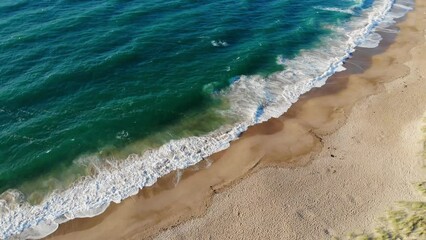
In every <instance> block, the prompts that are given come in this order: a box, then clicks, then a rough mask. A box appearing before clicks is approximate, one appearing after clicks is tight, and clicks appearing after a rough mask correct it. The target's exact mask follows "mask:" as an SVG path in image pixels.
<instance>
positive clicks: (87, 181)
mask: <svg viewBox="0 0 426 240" xmlns="http://www.w3.org/2000/svg"><path fill="white" fill-rule="evenodd" d="M412 7H413V2H412V1H409V0H398V1H396V2H395V1H391V0H329V1H323V0H271V1H265V0H254V1H253V0H250V1H249V0H241V1H229V0H218V1H214V2H208V1H194V0H170V1H160V0H151V1H132V0H103V1H82V0H80V1H71V0H39V1H31V0H3V1H1V2H0V62H1V64H0V194H1V195H0V239H7V238H10V237H12V236H15V235H19V234H20V236H21V237H22V236H24V238H25V237H29V236H32V237H42V236H45V235H46V234H48V233H50V232H52V231H54V230H55V229H56V228H57V226H58V224H59V223H62V222H65V221H67V220H69V219H73V218H76V217H90V216H94V215H97V214H99V213H101V212H102V211H104V210H105V208H106V207H107V206H108V205H109V204H110V203H111V202H120V201H121V200H122V199H125V198H127V197H129V196H132V195H134V194H136V193H137V192H138V191H139V190H140V189H141V188H143V187H146V186H151V185H152V184H154V183H155V182H156V180H157V179H158V178H159V177H161V176H164V175H165V174H167V173H170V172H171V171H173V170H176V169H183V168H186V167H188V166H191V165H193V164H195V163H197V162H199V161H201V160H203V159H205V158H206V157H208V156H209V155H211V154H213V153H215V152H218V151H220V150H223V149H226V148H227V147H228V146H229V144H230V142H231V141H233V140H235V139H237V138H238V136H239V135H240V134H241V133H242V132H244V131H245V130H246V129H247V128H248V127H249V126H251V125H254V124H256V123H260V122H263V121H266V120H268V119H270V118H274V117H278V116H280V115H282V114H283V113H285V112H286V111H287V109H288V108H289V107H290V106H291V104H293V103H294V102H295V101H297V99H298V98H299V96H300V95H301V94H303V93H305V92H307V91H309V90H310V89H312V88H315V87H321V86H322V85H323V84H324V83H325V81H326V80H327V78H328V77H330V76H331V75H332V74H333V73H335V72H338V71H344V70H345V68H344V67H343V63H344V62H345V60H346V59H347V58H349V57H350V56H351V53H352V52H353V51H354V50H355V48H356V47H364V48H374V47H376V46H378V44H379V42H380V40H381V36H380V34H379V33H380V31H385V30H387V27H389V26H391V25H392V24H393V23H394V19H396V18H400V17H402V16H404V14H405V13H406V12H407V11H409V10H410V9H412ZM387 31H391V30H387ZM392 31H394V30H392Z"/></svg>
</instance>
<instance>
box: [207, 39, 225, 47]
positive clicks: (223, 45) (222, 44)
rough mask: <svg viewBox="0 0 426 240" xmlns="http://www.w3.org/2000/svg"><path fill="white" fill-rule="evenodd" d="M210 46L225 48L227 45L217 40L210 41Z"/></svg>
mask: <svg viewBox="0 0 426 240" xmlns="http://www.w3.org/2000/svg"><path fill="white" fill-rule="evenodd" d="M211 44H212V45H213V46H214V47H227V46H229V44H228V43H227V42H225V41H221V40H219V41H216V40H213V41H211Z"/></svg>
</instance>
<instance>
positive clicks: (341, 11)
mask: <svg viewBox="0 0 426 240" xmlns="http://www.w3.org/2000/svg"><path fill="white" fill-rule="evenodd" d="M315 9H318V10H323V11H330V12H340V13H346V14H351V15H353V14H354V11H353V10H352V9H343V8H335V7H315Z"/></svg>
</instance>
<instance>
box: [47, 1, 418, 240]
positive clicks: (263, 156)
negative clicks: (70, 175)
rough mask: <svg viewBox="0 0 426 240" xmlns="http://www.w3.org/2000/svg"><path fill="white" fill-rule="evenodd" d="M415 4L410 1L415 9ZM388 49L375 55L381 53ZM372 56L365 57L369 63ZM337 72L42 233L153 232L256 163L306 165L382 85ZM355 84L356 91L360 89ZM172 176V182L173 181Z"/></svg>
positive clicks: (190, 213)
mask: <svg viewBox="0 0 426 240" xmlns="http://www.w3.org/2000/svg"><path fill="white" fill-rule="evenodd" d="M418 7H419V6H418V1H417V2H416V8H418ZM416 11H417V9H416V10H415V11H413V12H410V13H409V16H411V15H414V12H416ZM409 18H410V17H408V20H406V21H404V22H402V23H401V24H399V25H400V27H402V28H404V27H405V28H406V29H405V28H404V29H403V30H405V31H404V33H405V35H406V36H405V38H410V37H413V36H409V35H410V34H408V33H407V31H409V30H410V28H411V27H413V26H412V24H413V23H409V22H410V21H409ZM410 24H411V25H410ZM411 30H412V29H411ZM410 33H411V34H413V33H412V32H410ZM401 35H403V34H398V36H397V39H396V41H395V43H394V44H392V45H391V47H390V49H392V46H395V45H397V44H402V45H403V46H405V47H406V48H409V46H407V44H408V45H409V43H404V36H401ZM413 35H414V37H418V36H417V35H415V34H413ZM401 39H402V40H401ZM418 41H420V40H418ZM383 42H384V41H382V43H383ZM383 44H384V43H383ZM383 44H382V45H383ZM404 44H406V45H404ZM394 48H395V47H394ZM378 49H380V47H379V48H378ZM375 51H376V50H375ZM377 51H378V50H377ZM388 51H390V50H389V49H388V50H387V51H385V53H380V54H379V55H375V56H382V55H386V53H388ZM407 52H408V51H407ZM360 54H361V53H360V49H358V50H357V51H356V52H355V54H354V58H353V59H349V61H348V62H349V63H352V61H354V60H356V59H355V57H356V55H360ZM361 55H362V54H361ZM387 57H388V59H387V61H388V62H386V61H376V62H377V64H378V65H379V66H378V67H377V68H380V67H381V68H384V67H386V66H389V61H391V59H392V57H389V56H387ZM398 57H400V58H399V59H398V62H399V63H403V62H405V61H407V60H408V56H405V57H402V56H400V55H398ZM401 57H402V58H401ZM375 58H376V57H373V58H372V59H373V63H372V64H373V68H374V59H375ZM393 60H395V59H393ZM386 64H388V65H386ZM380 65H383V66H380ZM393 67H394V68H392V71H389V72H387V73H386V75H385V76H381V77H383V78H388V77H394V75H395V76H398V75H400V76H402V75H405V74H406V68H405V67H404V66H403V65H401V64H398V63H395V66H393ZM355 72H356V71H355ZM366 72H368V70H367V71H366ZM345 74H347V73H345V72H343V73H337V74H335V75H334V76H333V77H332V78H331V79H329V80H328V81H327V83H326V85H324V86H323V87H321V88H318V89H313V90H311V91H310V92H309V93H308V94H304V95H303V96H302V97H301V98H300V100H299V101H298V102H297V103H295V104H294V105H293V106H292V107H291V109H290V110H289V111H288V112H287V113H285V115H284V117H280V118H279V119H272V120H269V121H268V122H266V123H262V124H259V125H256V126H254V127H251V128H249V130H248V131H247V132H245V133H244V134H243V135H242V137H241V139H240V140H237V141H235V142H233V143H232V144H231V148H229V149H227V150H225V151H222V152H220V153H217V154H214V155H213V156H212V157H211V158H209V159H207V160H206V161H203V162H201V163H199V164H197V165H195V166H193V167H190V168H189V169H185V170H183V171H178V172H177V173H176V172H173V173H171V174H169V175H167V176H166V177H164V178H161V179H159V181H158V182H157V183H156V184H155V185H154V186H152V187H149V188H146V189H143V190H142V191H140V193H139V194H138V195H137V196H133V197H131V198H129V199H126V200H124V201H123V202H122V203H120V204H118V205H117V204H111V206H110V207H109V208H108V209H107V211H106V212H105V213H103V214H101V215H100V216H97V217H94V218H90V219H89V218H87V219H75V220H71V221H70V222H67V223H64V224H62V225H60V227H59V229H58V230H57V231H56V232H55V233H53V235H51V237H50V238H58V239H67V238H75V237H80V236H86V237H87V236H91V237H92V238H102V234H108V236H109V237H111V236H115V237H117V238H122V237H124V238H143V237H149V236H153V235H155V234H156V233H158V232H159V231H161V230H162V229H163V228H169V227H170V226H175V225H177V224H179V223H181V222H184V221H186V220H187V219H189V218H193V217H197V216H201V215H203V214H204V213H205V211H206V209H207V208H208V206H209V205H210V204H211V198H212V196H213V195H215V193H219V192H223V191H224V189H227V188H226V187H227V186H229V185H231V184H232V185H235V183H237V182H240V180H241V179H243V178H250V176H252V175H254V174H255V172H257V171H258V170H260V169H261V168H265V167H274V166H279V167H290V168H295V167H299V166H306V165H308V164H309V163H310V162H311V161H312V160H313V158H314V157H316V156H317V155H318V154H319V152H320V150H321V148H322V145H323V144H324V143H323V142H322V138H323V137H324V136H326V135H328V134H330V133H331V132H333V131H334V130H336V129H337V128H339V127H341V126H343V125H344V121H345V118H346V115H347V114H348V112H349V109H350V108H351V107H352V106H353V105H354V104H355V102H357V101H358V100H359V99H362V98H365V97H367V96H371V95H373V94H377V93H378V92H380V91H381V90H383V89H381V88H382V87H383V86H381V85H382V84H381V83H377V82H375V81H373V80H371V79H370V80H365V79H361V77H359V76H358V77H356V78H355V77H354V76H356V75H357V74H362V73H352V75H350V76H349V78H351V77H352V78H355V80H354V79H353V81H352V83H351V82H350V79H348V82H347V84H345V83H344V81H342V78H345V77H348V76H345ZM377 76H378V75H377V73H374V74H372V75H371V76H370V77H371V78H373V77H377ZM356 80H358V81H356ZM355 82H356V83H355ZM351 84H352V85H351ZM361 88H363V91H362V92H361V91H360V89H361ZM348 89H349V90H348ZM345 90H346V92H349V93H346V96H344V97H342V96H340V98H345V99H340V98H339V96H338V95H342V94H344V92H345ZM351 91H352V92H351ZM358 91H359V92H358ZM328 96H334V97H337V98H338V99H339V100H340V102H334V101H335V100H336V99H332V97H330V99H327V97H328ZM324 100H325V101H324ZM313 116H315V117H313ZM282 146H286V147H285V148H283V147H282ZM241 159H244V160H241ZM209 165H210V166H209ZM207 166H209V167H208V168H207ZM199 169H202V170H199ZM177 179H180V181H179V183H178V184H177V185H176V184H175V183H176V182H177ZM175 185H176V186H175ZM231 189H232V188H231ZM227 191H228V190H227ZM229 191H231V190H229ZM141 205H143V206H141ZM114 219H115V221H117V219H121V220H123V221H120V223H119V224H118V225H117V224H114V225H111V224H113V223H114V222H115V221H114ZM112 226H114V232H115V233H111V230H109V231H105V230H107V229H111V227H112ZM117 229H120V230H122V231H117ZM80 234H81V235H80ZM87 234H88V235H87ZM111 234H118V235H111ZM104 236H105V235H104Z"/></svg>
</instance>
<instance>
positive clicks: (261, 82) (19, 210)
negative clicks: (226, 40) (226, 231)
mask: <svg viewBox="0 0 426 240" xmlns="http://www.w3.org/2000/svg"><path fill="white" fill-rule="evenodd" d="M412 5H413V3H412V2H411V1H397V3H396V4H394V2H393V1H375V3H374V5H373V7H372V8H370V9H368V10H366V11H365V12H364V13H362V15H361V16H356V17H354V18H356V19H353V21H351V22H348V23H347V24H346V25H345V26H343V27H340V28H336V29H335V30H336V34H334V35H333V37H329V38H328V39H324V44H323V46H322V47H319V48H317V49H314V50H308V51H304V52H301V53H300V54H299V55H298V56H297V57H296V58H294V59H292V60H284V59H282V58H280V57H278V58H277V63H278V64H284V65H285V67H286V70H284V71H281V72H277V73H275V74H272V75H270V76H269V77H267V78H264V77H261V76H240V77H239V78H235V79H236V81H235V82H234V83H233V84H232V85H231V87H230V88H229V89H228V90H226V91H224V92H223V94H224V96H225V97H226V98H228V99H229V100H230V102H231V110H230V114H234V115H235V116H238V117H240V119H241V117H242V119H243V121H241V122H240V123H238V124H236V125H235V126H223V127H222V128H220V129H219V130H217V131H215V132H212V133H210V134H207V135H205V136H200V137H190V138H185V139H181V140H172V141H170V142H169V143H168V144H165V145H163V146H162V147H160V148H159V149H156V150H151V151H147V152H145V153H144V154H143V155H136V154H134V155H130V156H128V157H127V159H125V160H122V161H116V162H110V166H109V167H105V168H104V169H102V170H101V171H99V173H98V174H97V175H96V176H93V177H86V178H84V179H82V180H80V181H78V182H77V183H75V184H74V185H73V186H72V187H71V188H69V189H67V190H64V191H58V192H54V193H52V194H50V195H49V196H47V197H46V198H45V200H44V201H43V202H42V203H40V204H38V205H35V206H31V205H29V204H28V203H26V202H22V201H18V200H19V199H20V195H19V194H18V193H11V195H10V196H11V199H12V200H11V201H6V200H4V199H3V200H0V213H1V216H0V229H1V232H0V238H1V239H10V238H18V239H35V238H42V237H45V236H46V235H48V234H50V233H52V232H53V231H55V230H56V229H57V228H58V224H61V223H63V222H66V221H68V220H70V219H74V218H82V217H93V216H96V215H98V214H100V213H102V212H103V211H105V209H106V208H107V207H108V206H109V204H110V203H111V202H115V203H119V202H120V201H122V200H123V199H125V198H128V197H130V196H132V195H135V194H137V193H138V192H139V190H140V189H142V188H144V187H148V186H152V185H153V184H154V183H155V182H156V181H157V179H158V178H159V177H162V176H164V175H166V174H168V173H170V172H172V171H174V170H178V169H184V168H187V167H189V166H191V165H194V164H196V163H198V162H200V161H201V160H203V159H206V158H207V157H208V156H210V155H212V154H213V153H216V152H218V151H221V150H224V149H226V148H228V147H229V145H230V142H231V141H233V140H236V139H238V137H239V136H240V134H241V133H242V132H244V131H245V130H246V129H247V128H248V127H249V126H251V125H254V124H256V123H260V122H264V121H266V120H268V119H270V118H274V117H279V116H280V115H282V114H283V113H284V112H286V111H287V110H288V108H289V107H290V106H291V105H292V104H293V103H294V102H296V101H297V100H298V98H299V97H300V95H301V94H303V93H305V92H307V91H309V90H310V89H312V88H314V87H320V86H322V85H323V84H324V83H325V81H326V80H327V79H328V78H329V77H330V76H331V75H332V74H334V73H335V72H337V71H341V70H343V69H344V68H343V63H344V61H345V60H346V59H347V58H349V57H350V55H351V53H352V52H354V51H355V48H356V47H357V46H363V47H375V46H377V45H378V41H380V40H381V38H379V37H378V35H376V34H375V33H374V30H375V29H379V30H383V29H386V28H387V27H388V26H390V25H392V24H393V23H394V19H396V18H400V17H402V16H404V14H405V13H406V12H407V11H409V10H411V9H412ZM392 6H394V7H393V8H392ZM391 8H392V11H391V12H389V11H390V10H391ZM212 45H214V46H215V45H218V46H219V45H220V46H224V45H225V44H220V42H215V43H212ZM13 198H16V199H13Z"/></svg>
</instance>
